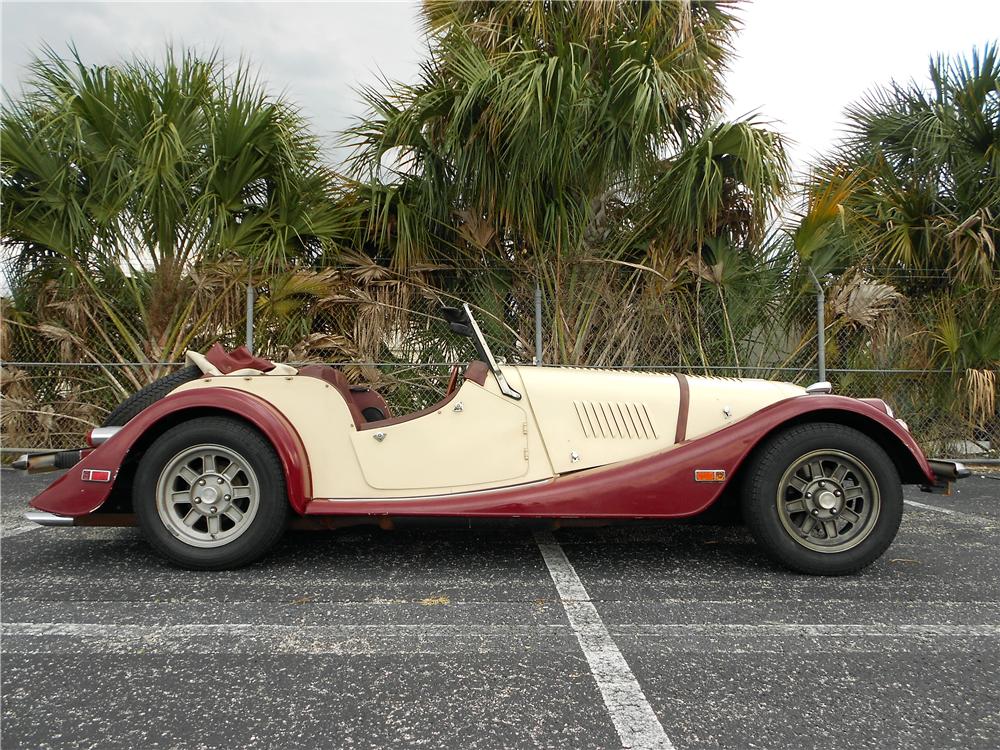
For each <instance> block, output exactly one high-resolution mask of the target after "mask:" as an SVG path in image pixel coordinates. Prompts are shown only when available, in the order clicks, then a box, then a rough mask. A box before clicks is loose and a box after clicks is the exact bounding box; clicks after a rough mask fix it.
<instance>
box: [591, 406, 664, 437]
mask: <svg viewBox="0 0 1000 750" xmlns="http://www.w3.org/2000/svg"><path fill="white" fill-rule="evenodd" d="M573 406H574V407H575V408H576V416H577V418H578V419H579V420H580V428H581V429H582V430H583V434H584V435H585V436H586V437H588V438H597V439H602V440H655V439H656V429H655V428H654V427H653V421H652V420H651V419H650V418H649V411H648V410H647V409H646V405H645V404H630V403H624V402H620V401H574V402H573Z"/></svg>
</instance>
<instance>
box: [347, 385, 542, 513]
mask: <svg viewBox="0 0 1000 750" xmlns="http://www.w3.org/2000/svg"><path fill="white" fill-rule="evenodd" d="M390 421H391V420H390ZM351 442H352V444H353V447H354V452H355V455H356V457H357V460H358V464H359V465H360V467H361V472H362V474H363V476H364V480H365V482H367V484H368V485H369V486H370V487H372V488H374V489H377V490H390V491H393V490H395V491H401V492H403V493H404V494H412V491H413V490H427V491H431V490H434V491H439V490H447V491H450V492H457V491H461V490H464V489H470V490H474V489H477V488H483V487H488V486H495V485H497V484H502V483H509V484H515V483H517V482H518V480H521V479H522V478H523V477H525V476H526V475H527V474H528V467H529V462H528V458H529V455H528V419H527V415H526V413H525V410H524V407H522V405H521V404H520V403H519V402H517V401H514V400H512V399H510V398H507V397H505V396H502V395H498V394H495V393H491V392H490V391H488V390H487V389H486V388H483V387H482V386H480V385H479V384H477V383H474V382H471V381H465V382H464V383H463V384H462V386H461V388H460V389H459V390H458V392H457V394H455V395H454V396H453V397H452V398H451V399H450V400H448V401H447V402H445V403H443V404H442V405H441V407H440V408H437V409H434V410H433V411H431V412H430V413H426V414H423V415H421V416H417V417H415V418H412V419H405V418H404V420H403V421H398V422H396V423H390V424H386V425H382V426H377V427H375V428H373V429H364V430H357V431H355V432H354V433H353V434H352V435H351Z"/></svg>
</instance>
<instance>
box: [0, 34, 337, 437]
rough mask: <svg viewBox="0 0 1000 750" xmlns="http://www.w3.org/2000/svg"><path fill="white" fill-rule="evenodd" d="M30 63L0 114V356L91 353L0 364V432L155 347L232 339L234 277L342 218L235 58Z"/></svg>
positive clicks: (281, 261)
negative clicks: (2, 281)
mask: <svg viewBox="0 0 1000 750" xmlns="http://www.w3.org/2000/svg"><path fill="white" fill-rule="evenodd" d="M31 73H32V77H31V78H30V80H29V81H28V83H27V86H26V88H25V89H24V91H23V92H22V93H21V94H20V96H18V97H17V98H16V99H8V101H7V103H6V106H5V108H4V112H3V115H2V120H0V139H2V142H3V152H2V161H0V169H2V184H0V191H2V203H3V209H2V210H3V214H2V224H3V237H2V242H3V245H4V250H5V255H6V257H5V265H6V269H5V270H6V273H7V276H8V278H7V282H8V286H9V288H10V298H9V299H7V300H4V316H3V320H2V321H0V328H2V331H0V345H2V347H3V348H2V351H0V358H2V359H3V360H5V361H10V360H14V361H18V360H28V361H42V362H55V363H60V362H72V361H83V362H92V363H94V364H95V365H96V366H94V367H90V368H77V369H70V368H64V367H59V366H58V365H57V366H55V367H52V368H46V369H45V371H38V372H40V374H35V375H30V376H29V371H16V370H13V369H11V368H10V367H5V372H4V383H3V396H4V402H5V404H4V407H5V408H4V431H5V434H6V437H7V439H8V440H11V439H14V440H16V439H17V438H11V434H12V432H13V433H20V434H27V435H29V436H31V437H30V438H29V439H31V440H33V441H38V440H40V439H44V438H40V437H39V436H43V435H47V436H49V439H51V440H52V441H53V442H56V443H58V442H60V441H61V440H63V439H66V438H68V437H69V436H70V435H73V434H79V433H80V432H83V431H85V430H86V427H87V424H88V423H90V424H93V423H95V422H99V420H100V415H101V412H102V410H103V409H108V408H111V407H113V406H114V405H115V404H116V403H117V402H118V401H119V400H121V398H123V397H124V396H126V395H128V394H129V393H131V392H132V391H134V390H136V389H137V388H139V387H141V386H143V385H145V384H146V383H147V382H149V381H151V380H153V379H156V378H157V377H159V376H160V375H162V374H163V367H162V366H161V365H159V364H158V363H161V362H162V363H170V362H176V361H178V360H180V359H182V358H183V353H184V351H185V349H187V348H193V347H198V346H200V345H204V344H207V343H209V342H211V341H213V340H216V339H222V340H224V341H228V342H230V343H235V342H234V341H233V339H234V335H235V334H238V332H241V331H242V330H243V327H244V319H245V318H244V315H245V304H246V303H245V288H246V285H247V283H248V282H250V281H260V280H261V279H262V278H265V277H269V276H270V274H268V271H273V270H275V269H278V268H281V269H288V268H290V267H293V266H294V265H296V264H299V263H302V264H308V263H312V262H314V261H315V260H317V259H319V258H320V257H323V256H324V254H327V253H329V252H330V251H331V250H332V248H333V246H334V244H335V243H336V241H337V238H338V236H340V235H342V234H345V233H346V231H347V228H348V227H349V226H350V224H351V220H350V218H349V215H348V214H349V211H348V209H347V208H346V207H345V206H343V205H341V204H339V203H338V195H337V188H336V183H335V180H334V176H333V174H332V173H331V171H330V170H329V168H327V167H326V166H324V165H323V163H322V160H321V152H320V148H319V145H318V142H317V140H316V139H315V138H314V137H313V136H312V135H310V134H309V131H308V129H307V128H306V124H305V121H304V120H303V118H302V117H301V116H300V115H299V114H298V113H297V112H296V111H295V109H294V108H293V107H291V106H290V105H289V104H288V103H287V102H285V101H284V100H283V99H281V98H276V97H273V96H270V95H269V94H267V92H266V91H265V90H264V88H263V87H262V86H261V85H260V83H259V82H258V81H257V80H256V79H255V77H254V75H253V73H252V71H251V70H250V69H249V68H247V67H246V66H245V65H240V66H237V67H235V68H234V67H227V66H226V65H225V64H224V63H223V61H222V60H221V59H219V58H217V57H215V56H211V57H208V58H206V59H201V58H198V57H197V56H196V55H194V54H193V53H191V52H180V53H174V52H173V51H171V50H168V51H167V52H166V54H165V56H164V58H163V60H162V61H160V62H158V63H153V62H150V61H145V60H138V59H136V60H131V61H126V62H122V63H120V64H116V65H111V66H88V65H85V64H84V63H83V62H82V61H81V60H80V59H79V57H77V56H76V53H75V52H73V54H72V55H71V56H70V57H69V59H63V58H61V57H60V56H58V55H57V54H55V53H54V52H53V51H52V50H46V51H45V53H44V54H43V55H42V56H41V57H40V58H39V59H37V60H36V61H35V63H34V65H33V66H32V71H31ZM263 287H264V291H265V292H266V291H267V290H268V287H267V284H266V283H264V284H263ZM293 333H294V332H293ZM289 335H291V334H289ZM289 335H286V336H285V338H288V337H289ZM132 362H137V363H142V364H140V365H138V366H121V365H124V364H126V363H132ZM115 365H118V366H115ZM31 372H36V371H31ZM95 403H96V404H97V406H96V407H95V406H94V404H95ZM102 407H103V408H102ZM60 435H63V437H60ZM35 444H37V442H36V443H35Z"/></svg>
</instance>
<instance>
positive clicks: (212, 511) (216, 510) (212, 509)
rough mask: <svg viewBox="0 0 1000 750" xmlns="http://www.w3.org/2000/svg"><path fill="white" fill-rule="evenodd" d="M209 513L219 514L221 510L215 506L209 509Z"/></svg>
mask: <svg viewBox="0 0 1000 750" xmlns="http://www.w3.org/2000/svg"><path fill="white" fill-rule="evenodd" d="M208 512H209V513H218V512H219V509H218V508H216V507H215V506H214V505H213V506H212V507H211V508H209V509H208Z"/></svg>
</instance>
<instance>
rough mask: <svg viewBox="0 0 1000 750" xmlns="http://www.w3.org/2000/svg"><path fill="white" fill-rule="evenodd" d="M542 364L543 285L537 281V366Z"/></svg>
mask: <svg viewBox="0 0 1000 750" xmlns="http://www.w3.org/2000/svg"><path fill="white" fill-rule="evenodd" d="M541 366H542V287H541V286H540V285H539V284H538V283H537V282H536V283H535V367H541Z"/></svg>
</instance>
